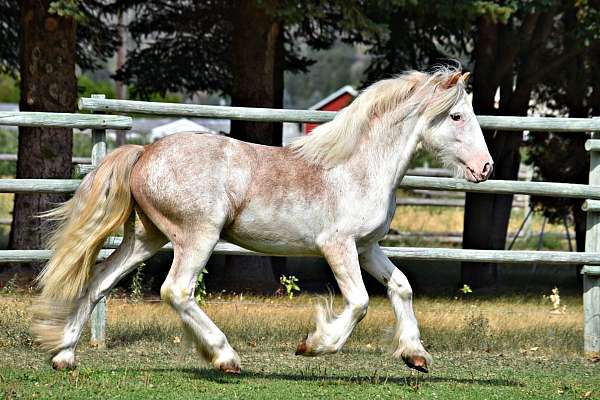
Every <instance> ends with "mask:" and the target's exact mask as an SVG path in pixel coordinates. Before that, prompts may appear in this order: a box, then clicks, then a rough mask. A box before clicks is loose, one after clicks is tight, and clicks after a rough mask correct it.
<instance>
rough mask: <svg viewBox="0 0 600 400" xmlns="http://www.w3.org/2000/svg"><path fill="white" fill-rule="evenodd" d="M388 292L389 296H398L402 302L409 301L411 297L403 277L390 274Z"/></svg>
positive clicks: (407, 284) (411, 291)
mask: <svg viewBox="0 0 600 400" xmlns="http://www.w3.org/2000/svg"><path fill="white" fill-rule="evenodd" d="M388 292H389V294H390V295H396V296H399V297H400V298H401V299H402V300H410V299H412V296H413V290H412V287H411V286H410V283H408V280H407V279H406V277H405V276H404V275H402V276H399V274H392V276H391V279H390V281H389V283H388Z"/></svg>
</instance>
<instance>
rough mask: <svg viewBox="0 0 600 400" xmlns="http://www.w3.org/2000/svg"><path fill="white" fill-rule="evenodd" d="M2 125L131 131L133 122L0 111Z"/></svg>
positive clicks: (110, 117)
mask: <svg viewBox="0 0 600 400" xmlns="http://www.w3.org/2000/svg"><path fill="white" fill-rule="evenodd" d="M0 125H5V126H6V125H8V126H31V127H46V128H78V129H131V126H132V125H133V120H132V119H131V117H125V116H122V115H94V114H69V113H48V112H33V111H32V112H26V111H23V112H19V111H0Z"/></svg>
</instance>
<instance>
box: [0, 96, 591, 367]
mask: <svg viewBox="0 0 600 400" xmlns="http://www.w3.org/2000/svg"><path fill="white" fill-rule="evenodd" d="M79 108H80V110H82V111H92V112H94V113H135V114H152V115H173V116H188V117H206V118H224V119H232V120H249V121H263V122H327V121H329V120H331V119H332V118H333V117H334V116H335V113H334V112H327V111H305V110H274V109H263V108H243V107H223V106H202V105H189V104H172V103H149V102H139V101H128V100H107V99H105V98H104V96H102V95H100V96H92V98H84V99H81V100H80V102H79ZM477 118H478V120H479V123H480V124H481V126H482V128H484V129H497V130H502V131H522V130H529V131H553V132H573V133H575V134H576V133H577V132H594V133H593V134H592V139H591V140H589V141H588V142H587V144H586V149H587V150H588V151H590V152H591V167H590V185H578V184H568V183H550V182H523V181H501V180H491V181H487V182H482V183H479V184H474V183H470V182H467V181H465V180H461V179H453V178H442V177H425V176H405V177H404V179H403V180H402V183H401V186H402V187H404V188H411V189H424V190H446V191H470V192H479V193H496V194H526V195H539V196H559V197H575V198H583V199H586V202H585V206H584V209H585V210H586V211H587V212H588V229H587V234H588V235H587V241H586V252H585V253H570V252H560V251H502V250H464V249H445V248H444V249H437V248H399V247H385V248H383V251H384V253H385V254H386V255H387V256H388V257H391V258H397V259H405V260H453V261H466V262H469V261H481V262H497V263H547V264H562V265H572V264H585V266H584V268H583V274H584V293H583V302H584V319H585V320H584V352H585V354H586V355H587V356H594V355H600V133H595V132H600V119H598V118H542V117H499V116H478V117H477ZM131 124H132V120H131V118H129V117H124V116H119V115H97V114H58V113H55V114H52V113H25V112H24V113H15V112H10V113H0V125H17V126H49V127H50V126H51V127H73V128H79V129H90V128H91V129H93V131H92V132H93V134H92V142H93V148H92V165H97V164H98V162H99V161H100V160H101V158H102V157H104V155H105V154H106V129H130V128H131ZM82 171H83V172H88V169H86V168H82ZM79 182H80V181H79V180H72V179H52V180H43V179H19V180H17V179H0V192H13V193H16V192H19V193H23V192H53V193H58V192H73V191H74V190H75V189H76V188H77V186H78V184H79ZM118 243H119V239H118V238H110V239H109V240H108V241H107V243H106V246H105V250H102V251H101V253H100V258H105V257H106V256H107V255H108V254H110V252H111V251H112V250H110V249H113V248H115V247H116V246H117V245H118ZM169 249H170V246H165V249H164V250H165V251H169ZM214 253H215V254H236V255H261V254H260V253H256V252H253V251H250V250H247V249H244V248H241V247H239V246H236V245H233V244H230V243H224V242H222V243H219V244H218V245H217V246H216V248H215V252H214ZM49 256H50V252H49V251H47V250H5V251H0V262H31V261H43V260H46V259H48V258H49ZM105 307H106V306H105V303H103V302H101V303H99V304H98V306H97V307H96V309H95V310H94V313H93V316H92V340H93V341H94V342H95V343H96V344H97V345H99V346H103V345H104V340H105V339H104V334H105V333H104V332H105V330H104V326H105V313H106V309H105Z"/></svg>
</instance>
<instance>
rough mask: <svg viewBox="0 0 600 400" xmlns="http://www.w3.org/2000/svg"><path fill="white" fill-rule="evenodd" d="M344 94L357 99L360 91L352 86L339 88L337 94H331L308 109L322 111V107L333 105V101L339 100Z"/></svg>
mask: <svg viewBox="0 0 600 400" xmlns="http://www.w3.org/2000/svg"><path fill="white" fill-rule="evenodd" d="M343 94H349V95H350V96H352V97H356V96H358V91H357V90H356V89H354V88H353V87H352V86H350V85H346V86H344V87H341V88H339V89H338V90H336V91H335V92H333V93H331V94H330V95H329V96H327V97H325V98H324V99H322V100H321V101H319V102H318V103H317V104H315V105H313V106H311V107H309V108H308V109H309V110H320V109H321V108H322V107H324V106H326V105H327V104H329V103H331V102H332V101H333V100H335V99H337V98H338V97H340V96H341V95H343Z"/></svg>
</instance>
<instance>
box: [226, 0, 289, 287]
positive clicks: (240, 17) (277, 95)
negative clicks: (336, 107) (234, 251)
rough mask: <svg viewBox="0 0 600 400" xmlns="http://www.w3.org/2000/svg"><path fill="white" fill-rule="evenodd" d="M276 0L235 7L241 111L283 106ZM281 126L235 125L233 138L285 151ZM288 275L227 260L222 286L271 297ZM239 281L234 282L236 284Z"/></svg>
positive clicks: (275, 267)
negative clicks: (282, 148) (261, 293)
mask: <svg viewBox="0 0 600 400" xmlns="http://www.w3.org/2000/svg"><path fill="white" fill-rule="evenodd" d="M278 6H279V1H278V0H269V1H257V0H249V1H245V0H238V2H237V4H236V6H235V7H234V10H235V15H234V21H233V22H234V36H233V66H232V71H233V88H232V93H231V103H232V105H233V106H241V107H269V108H282V107H283V70H284V65H283V61H284V59H283V26H282V25H281V23H280V22H279V21H277V19H276V18H275V16H274V15H272V14H271V13H270V10H276V9H277V8H278ZM282 126H283V125H282V124H281V123H264V122H243V121H232V123H231V133H230V136H231V137H233V138H236V139H240V140H244V141H247V142H252V143H259V144H264V145H270V146H281V144H282ZM284 273H285V258H281V257H247V256H228V257H227V259H226V263H225V268H224V271H223V277H222V279H218V280H219V281H221V283H222V286H224V287H225V288H226V289H230V290H245V289H251V290H253V291H258V292H270V291H273V290H274V289H276V288H277V287H278V286H279V277H280V276H281V275H283V274H284ZM232 277H235V279H232Z"/></svg>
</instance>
